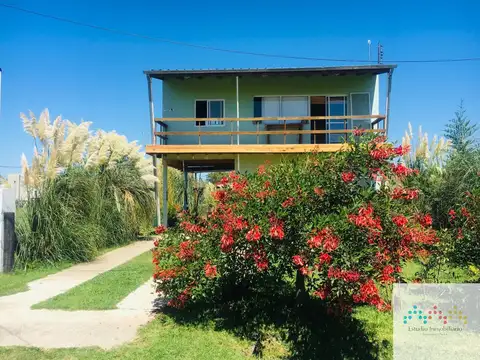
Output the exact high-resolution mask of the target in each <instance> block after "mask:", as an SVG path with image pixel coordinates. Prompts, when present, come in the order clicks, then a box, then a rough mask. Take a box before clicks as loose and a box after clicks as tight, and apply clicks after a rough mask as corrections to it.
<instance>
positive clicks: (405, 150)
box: [393, 145, 410, 156]
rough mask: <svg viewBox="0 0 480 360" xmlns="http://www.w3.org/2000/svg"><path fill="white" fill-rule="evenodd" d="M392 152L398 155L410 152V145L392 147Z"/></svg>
mask: <svg viewBox="0 0 480 360" xmlns="http://www.w3.org/2000/svg"><path fill="white" fill-rule="evenodd" d="M393 152H394V153H395V154H396V155H398V156H403V155H406V154H408V153H409V152H410V146H409V145H407V146H405V147H402V145H400V146H397V147H396V148H394V149H393Z"/></svg>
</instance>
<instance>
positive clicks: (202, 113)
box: [195, 100, 208, 126]
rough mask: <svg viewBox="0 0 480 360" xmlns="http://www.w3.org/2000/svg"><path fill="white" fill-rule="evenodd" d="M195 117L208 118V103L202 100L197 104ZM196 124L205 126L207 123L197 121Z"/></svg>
mask: <svg viewBox="0 0 480 360" xmlns="http://www.w3.org/2000/svg"><path fill="white" fill-rule="evenodd" d="M195 117H196V118H197V119H205V118H207V117H208V107H207V101H205V100H201V101H196V102H195ZM195 124H196V125H197V126H204V125H205V121H196V122H195Z"/></svg>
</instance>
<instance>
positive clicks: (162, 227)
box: [155, 225, 167, 235]
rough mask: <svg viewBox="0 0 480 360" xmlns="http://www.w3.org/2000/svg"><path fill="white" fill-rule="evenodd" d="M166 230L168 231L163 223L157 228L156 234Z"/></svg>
mask: <svg viewBox="0 0 480 360" xmlns="http://www.w3.org/2000/svg"><path fill="white" fill-rule="evenodd" d="M165 231H167V228H166V227H165V226H163V225H158V226H157V227H156V228H155V234H157V235H160V234H163V233H164V232H165Z"/></svg>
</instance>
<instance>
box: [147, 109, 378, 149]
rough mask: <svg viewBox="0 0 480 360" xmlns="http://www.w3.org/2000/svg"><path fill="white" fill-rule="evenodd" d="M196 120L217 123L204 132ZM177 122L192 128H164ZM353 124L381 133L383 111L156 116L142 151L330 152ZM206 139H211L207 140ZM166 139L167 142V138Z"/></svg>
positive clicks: (346, 135)
mask: <svg viewBox="0 0 480 360" xmlns="http://www.w3.org/2000/svg"><path fill="white" fill-rule="evenodd" d="M199 121H202V122H212V123H215V124H223V125H222V126H221V127H219V128H218V129H219V130H212V131H210V130H205V129H207V128H209V127H207V126H196V124H197V123H198V122H199ZM179 122H181V123H185V122H187V123H190V124H188V125H186V126H187V127H190V128H191V129H196V130H195V131H176V130H175V131H169V130H168V128H169V124H170V125H174V124H175V125H177V123H179ZM272 122H275V124H274V125H272V124H271V123H272ZM266 123H268V124H266ZM242 124H248V128H249V129H248V130H244V131H241V130H239V129H240V128H241V127H242V126H241V125H242ZM333 124H334V125H335V126H332V125H333ZM171 127H177V126H171ZM243 127H246V126H243ZM332 127H333V128H332ZM355 127H359V128H364V129H365V131H366V132H370V133H386V116H385V115H342V116H301V117H278V118H269V117H253V118H202V119H199V118H156V119H155V129H154V130H155V131H154V140H155V143H154V144H152V145H147V146H146V152H147V154H150V155H163V154H265V153H279V154H280V153H303V152H312V151H317V152H333V151H339V150H341V149H342V148H343V147H344V142H345V140H346V138H347V137H348V136H349V135H350V134H351V133H353V131H354V130H353V129H354V128H355ZM177 128H178V127H177ZM305 128H308V129H305ZM157 130H160V131H157ZM273 136H274V137H275V139H276V140H277V143H275V144H273V143H271V138H273ZM219 137H221V138H219ZM212 139H215V141H213V142H214V143H213V144H212ZM169 140H172V141H171V142H170V143H169ZM305 140H306V141H305Z"/></svg>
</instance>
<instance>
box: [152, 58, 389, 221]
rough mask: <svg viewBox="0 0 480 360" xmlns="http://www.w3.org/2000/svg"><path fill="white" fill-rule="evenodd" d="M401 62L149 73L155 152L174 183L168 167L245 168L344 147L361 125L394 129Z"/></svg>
mask: <svg viewBox="0 0 480 360" xmlns="http://www.w3.org/2000/svg"><path fill="white" fill-rule="evenodd" d="M395 67H396V66H395V65H368V66H342V67H318V68H280V69H278V68H277V69H275V68H271V69H223V70H151V71H145V74H146V76H147V81H148V88H149V100H150V126H151V129H152V144H151V145H148V146H147V147H146V150H147V153H148V154H150V155H152V156H153V157H154V162H155V163H156V159H157V157H160V158H162V164H163V165H162V166H163V180H164V181H166V176H167V175H166V174H167V170H166V169H167V168H168V166H172V167H175V168H177V169H180V170H183V171H184V172H185V173H188V172H200V171H203V172H207V171H225V170H234V169H235V170H237V171H240V172H244V171H252V170H254V169H255V168H257V166H258V165H260V164H261V163H264V162H265V160H270V161H271V162H276V161H279V160H280V159H281V158H282V157H285V156H295V155H296V154H298V153H303V152H310V151H327V152H328V151H338V150H341V149H342V147H343V146H344V145H343V143H344V142H345V139H346V137H347V136H348V135H349V134H350V133H351V132H352V131H353V129H354V128H363V129H365V130H366V131H372V132H381V133H386V132H387V130H388V115H389V114H388V113H389V102H390V101H389V98H390V89H391V78H392V74H393V70H394V68H395ZM382 75H383V76H386V78H387V82H386V83H387V86H386V87H387V90H386V96H385V102H384V104H381V103H380V99H381V96H380V77H381V76H382ZM155 79H157V80H161V81H162V107H161V114H158V113H157V112H155V109H156V106H155V105H154V102H153V85H152V80H155ZM185 178H186V179H187V176H186V177H185ZM165 196H166V195H165V194H164V196H163V197H164V199H163V200H164V204H165V203H166V202H165V200H166V199H165ZM165 221H166V217H165V216H164V222H165Z"/></svg>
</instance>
